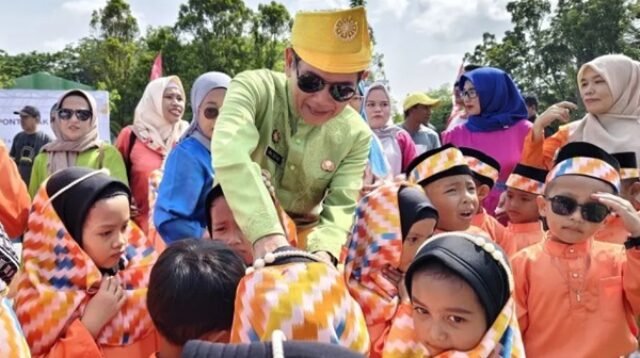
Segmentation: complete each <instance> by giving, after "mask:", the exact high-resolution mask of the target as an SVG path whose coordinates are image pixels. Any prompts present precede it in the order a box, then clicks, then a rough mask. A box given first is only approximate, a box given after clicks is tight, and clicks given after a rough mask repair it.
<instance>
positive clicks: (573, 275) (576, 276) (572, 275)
mask: <svg viewBox="0 0 640 358" xmlns="http://www.w3.org/2000/svg"><path fill="white" fill-rule="evenodd" d="M571 277H573V278H578V277H580V274H579V273H577V272H574V273H572V274H571Z"/></svg>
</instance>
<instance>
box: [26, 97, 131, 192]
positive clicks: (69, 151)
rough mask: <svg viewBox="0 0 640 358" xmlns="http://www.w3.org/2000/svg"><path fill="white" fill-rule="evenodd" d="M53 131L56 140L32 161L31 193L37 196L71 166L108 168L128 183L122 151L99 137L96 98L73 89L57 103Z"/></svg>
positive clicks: (53, 118)
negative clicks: (55, 175)
mask: <svg viewBox="0 0 640 358" xmlns="http://www.w3.org/2000/svg"><path fill="white" fill-rule="evenodd" d="M57 103H59V105H58V107H57V111H56V115H55V116H53V117H52V120H51V129H52V130H53V133H54V134H55V136H56V139H55V140H54V141H52V142H50V143H48V144H46V145H45V146H44V147H42V151H41V152H40V154H38V155H37V156H36V158H35V160H34V161H33V170H32V172H31V179H30V182H29V194H31V197H32V198H33V197H35V195H36V193H37V191H38V189H39V188H40V185H41V184H42V183H43V182H44V181H45V179H46V178H47V177H49V176H50V175H51V174H53V173H55V172H57V171H59V170H62V169H65V168H68V167H74V166H75V167H85V168H92V169H101V168H105V169H108V170H109V172H110V173H111V176H113V177H114V178H116V179H118V180H120V181H122V182H124V183H127V171H126V169H125V166H124V161H123V159H122V156H121V155H120V152H118V150H117V149H116V148H115V147H114V146H112V145H111V144H108V143H104V142H102V141H101V140H100V139H99V138H98V107H97V105H96V101H95V99H94V98H93V96H92V95H91V94H89V93H87V92H85V91H81V90H71V91H68V92H66V93H65V94H63V95H62V97H60V99H59V100H58V102H57Z"/></svg>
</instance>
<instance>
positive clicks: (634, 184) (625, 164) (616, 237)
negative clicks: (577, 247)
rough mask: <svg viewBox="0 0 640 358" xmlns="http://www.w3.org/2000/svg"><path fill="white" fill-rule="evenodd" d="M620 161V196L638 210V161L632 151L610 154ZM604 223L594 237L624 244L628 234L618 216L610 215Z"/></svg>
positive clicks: (639, 201)
mask: <svg viewBox="0 0 640 358" xmlns="http://www.w3.org/2000/svg"><path fill="white" fill-rule="evenodd" d="M612 155H613V156H614V157H615V158H616V159H617V160H618V162H619V163H620V178H621V179H622V186H621V189H620V196H621V197H623V198H625V199H627V200H629V202H630V203H631V204H632V205H633V207H634V208H635V209H636V210H637V211H640V170H638V161H637V159H636V154H635V153H633V152H624V153H615V154H612ZM605 223H606V225H605V226H604V227H603V228H602V229H601V230H599V231H598V232H597V233H596V235H595V239H596V240H598V241H604V242H610V243H614V244H621V245H622V244H624V242H625V241H626V240H627V237H628V236H629V232H628V231H627V230H626V229H625V227H624V224H623V222H622V220H621V219H620V217H617V216H610V217H609V218H607V221H605Z"/></svg>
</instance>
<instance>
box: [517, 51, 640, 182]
mask: <svg viewBox="0 0 640 358" xmlns="http://www.w3.org/2000/svg"><path fill="white" fill-rule="evenodd" d="M578 87H579V89H580V97H581V98H582V101H583V102H584V105H585V108H586V110H587V114H586V115H585V116H584V117H583V118H582V119H581V120H579V121H576V122H573V123H570V124H567V125H564V126H561V127H560V129H559V130H558V132H557V133H556V134H554V135H553V136H551V137H549V138H545V137H544V129H545V127H547V126H549V125H550V124H551V123H552V122H554V121H555V120H561V121H562V122H568V121H569V119H570V116H569V112H570V111H571V110H575V109H577V107H576V106H575V105H574V104H573V103H570V102H561V103H557V104H555V105H553V106H551V107H550V108H549V109H547V110H546V111H545V112H544V113H543V114H542V115H540V117H538V118H537V119H536V122H535V123H534V125H533V128H532V130H531V131H530V133H529V135H528V136H527V138H526V140H525V143H524V149H523V154H522V161H523V162H524V164H527V165H531V166H535V167H539V168H544V169H551V167H552V166H553V159H554V157H555V154H556V152H557V151H558V149H559V148H561V147H563V146H564V145H565V144H567V143H569V142H589V143H592V144H595V145H597V146H599V147H600V148H603V149H605V150H606V151H607V152H609V153H620V152H634V153H636V156H637V157H638V158H640V141H638V134H639V133H640V95H638V94H639V93H640V62H638V61H635V60H632V59H631V58H629V57H627V56H624V55H605V56H600V57H598V58H596V59H595V60H593V61H591V62H588V63H586V64H584V65H582V67H581V68H580V71H578Z"/></svg>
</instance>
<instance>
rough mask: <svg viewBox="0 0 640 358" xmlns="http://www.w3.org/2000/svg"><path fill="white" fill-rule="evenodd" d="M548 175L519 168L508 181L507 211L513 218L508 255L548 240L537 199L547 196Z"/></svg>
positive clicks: (509, 231)
mask: <svg viewBox="0 0 640 358" xmlns="http://www.w3.org/2000/svg"><path fill="white" fill-rule="evenodd" d="M547 174H548V172H547V171H546V170H543V169H538V168H534V167H529V166H526V165H523V164H518V165H516V167H515V169H514V170H513V173H511V175H509V178H508V179H507V195H506V199H505V204H504V208H505V211H506V213H507V217H508V218H509V225H507V231H506V235H507V237H508V238H509V245H508V246H509V247H508V248H507V250H505V251H507V254H509V255H513V254H515V253H516V252H518V251H520V250H522V249H524V248H525V247H528V246H531V245H534V244H537V243H538V242H540V241H542V240H543V239H544V237H545V233H544V229H543V225H542V221H541V220H540V213H539V211H538V204H537V198H538V196H540V195H544V182H545V180H546V178H547Z"/></svg>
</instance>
